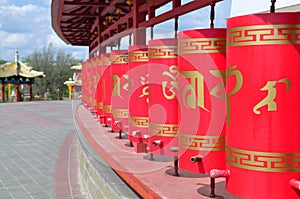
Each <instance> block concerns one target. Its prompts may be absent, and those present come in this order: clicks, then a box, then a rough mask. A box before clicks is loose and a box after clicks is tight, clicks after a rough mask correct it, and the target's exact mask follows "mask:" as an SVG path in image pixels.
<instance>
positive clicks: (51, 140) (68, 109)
mask: <svg viewBox="0 0 300 199" xmlns="http://www.w3.org/2000/svg"><path fill="white" fill-rule="evenodd" d="M72 103H73V102H71V101H48V102H20V103H19V102H18V103H2V104H0V110H1V111H0V118H5V122H3V120H2V119H0V129H1V131H0V136H1V139H0V199H6V198H7V199H11V198H13V199H15V198H16V199H23V198H26V199H27V198H37V199H44V198H45V199H47V198H51V199H52V198H53V199H54V198H55V187H54V175H55V172H56V166H57V159H58V155H59V152H60V150H61V145H62V144H63V142H64V140H65V138H66V136H67V135H68V134H69V133H70V132H71V131H75V130H76V128H75V124H74V120H73V113H72ZM3 129H5V130H3Z"/></svg>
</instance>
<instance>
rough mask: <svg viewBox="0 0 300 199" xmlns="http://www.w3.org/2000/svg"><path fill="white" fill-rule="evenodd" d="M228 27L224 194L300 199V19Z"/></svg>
mask: <svg viewBox="0 0 300 199" xmlns="http://www.w3.org/2000/svg"><path fill="white" fill-rule="evenodd" d="M227 26H228V30H227V35H228V40H227V53H228V56H227V66H228V69H227V82H226V86H227V88H226V92H227V99H228V102H227V103H228V105H227V112H228V113H227V123H228V124H227V137H226V162H227V169H228V170H229V171H230V176H229V177H228V178H227V190H228V191H229V192H230V193H232V194H234V195H237V196H239V197H243V198H250V199H265V198H272V199H282V198H288V199H296V198H299V197H300V192H299V186H298V188H297V187H295V186H294V185H295V184H297V183H293V182H297V181H298V183H299V180H300V134H299V129H300V122H299V118H300V112H299V109H300V104H299V100H300V92H299V91H300V86H299V85H300V78H299V72H300V56H299V52H300V13H276V14H275V13H272V14H255V15H247V16H240V17H234V18H230V19H229V20H228V24H227ZM297 107H298V108H297ZM290 183H291V185H292V186H291V185H290ZM297 189H298V190H297Z"/></svg>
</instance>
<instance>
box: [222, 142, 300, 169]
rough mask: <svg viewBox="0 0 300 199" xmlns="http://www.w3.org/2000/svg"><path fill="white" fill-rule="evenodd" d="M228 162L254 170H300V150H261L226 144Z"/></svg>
mask: <svg viewBox="0 0 300 199" xmlns="http://www.w3.org/2000/svg"><path fill="white" fill-rule="evenodd" d="M226 162H227V163H228V164H230V165H231V166H234V167H238V168H242V169H246V170H253V171H265V172H300V152H298V153H274V152H260V151H250V150H244V149H237V148H233V147H229V146H226Z"/></svg>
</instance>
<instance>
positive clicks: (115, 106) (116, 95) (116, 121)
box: [110, 50, 128, 131]
mask: <svg viewBox="0 0 300 199" xmlns="http://www.w3.org/2000/svg"><path fill="white" fill-rule="evenodd" d="M110 59H111V67H110V75H111V78H112V80H113V82H112V87H113V92H112V98H111V100H112V103H111V105H112V115H113V117H112V124H111V127H112V131H120V130H122V128H123V127H122V126H123V125H124V124H126V123H127V122H124V119H126V120H128V108H127V107H125V106H123V105H124V104H125V103H124V102H123V103H122V102H121V101H122V100H125V99H124V97H126V96H124V95H123V96H122V95H121V93H122V94H125V95H126V92H125V93H124V92H121V90H122V89H124V86H125V85H122V86H121V78H122V77H123V75H125V74H126V72H127V63H128V51H127V50H113V51H111V52H110ZM122 82H123V81H122ZM125 89H126V87H125ZM117 101H118V102H120V103H117Z"/></svg>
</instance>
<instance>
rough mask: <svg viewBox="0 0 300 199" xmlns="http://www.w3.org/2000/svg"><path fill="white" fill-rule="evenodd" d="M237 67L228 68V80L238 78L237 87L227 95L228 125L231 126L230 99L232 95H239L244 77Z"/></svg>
mask: <svg viewBox="0 0 300 199" xmlns="http://www.w3.org/2000/svg"><path fill="white" fill-rule="evenodd" d="M236 68H237V66H228V68H227V78H226V79H228V78H229V77H230V76H235V78H236V84H235V87H234V88H233V90H232V91H230V92H229V93H228V94H227V117H226V120H227V124H230V98H231V96H232V95H234V94H235V93H237V92H238V91H239V90H240V89H241V88H242V85H243V75H242V73H241V72H240V71H239V70H237V69H236Z"/></svg>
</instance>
